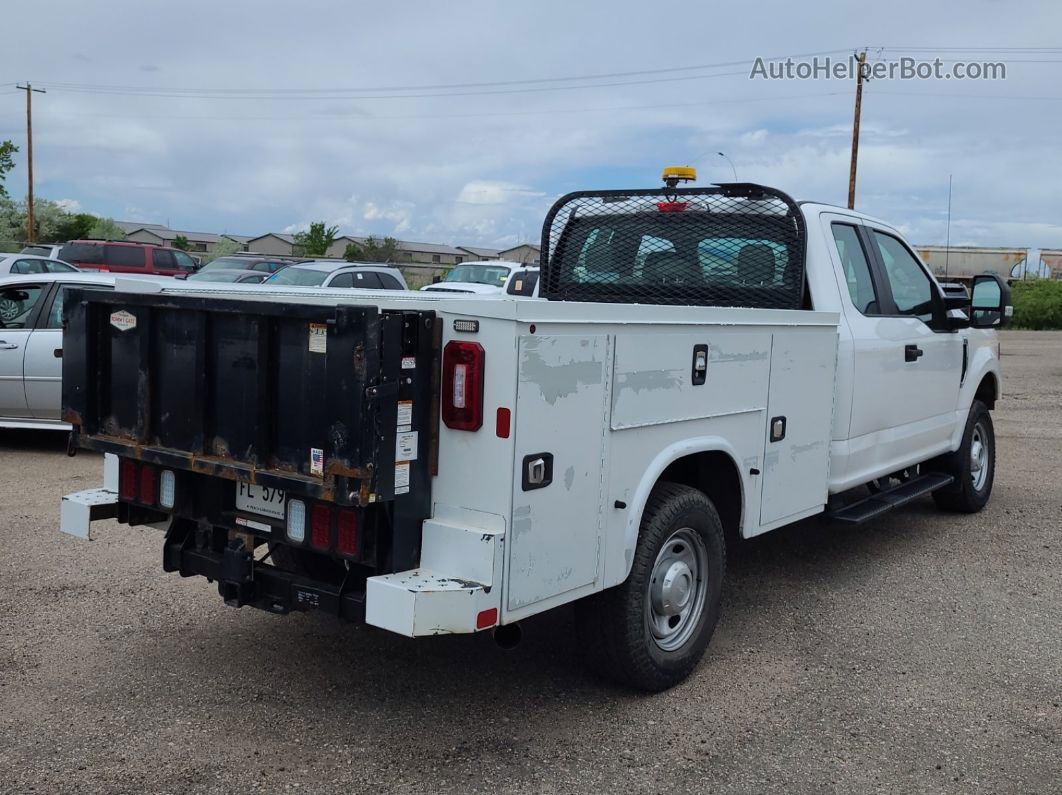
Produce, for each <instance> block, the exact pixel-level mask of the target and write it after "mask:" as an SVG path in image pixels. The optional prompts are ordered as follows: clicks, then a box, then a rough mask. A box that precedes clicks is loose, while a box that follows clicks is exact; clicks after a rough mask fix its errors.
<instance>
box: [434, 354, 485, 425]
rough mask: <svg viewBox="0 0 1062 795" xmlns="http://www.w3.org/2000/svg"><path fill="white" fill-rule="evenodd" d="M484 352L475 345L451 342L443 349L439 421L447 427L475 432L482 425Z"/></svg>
mask: <svg viewBox="0 0 1062 795" xmlns="http://www.w3.org/2000/svg"><path fill="white" fill-rule="evenodd" d="M485 358H486V353H485V352H484V350H483V346H482V345H480V344H479V343H478V342H466V341H464V340H451V341H450V342H448V343H446V348H445V349H443V372H442V419H443V422H444V423H446V427H447V428H453V429H454V430H457V431H477V430H479V428H480V426H481V425H483V370H484V360H485Z"/></svg>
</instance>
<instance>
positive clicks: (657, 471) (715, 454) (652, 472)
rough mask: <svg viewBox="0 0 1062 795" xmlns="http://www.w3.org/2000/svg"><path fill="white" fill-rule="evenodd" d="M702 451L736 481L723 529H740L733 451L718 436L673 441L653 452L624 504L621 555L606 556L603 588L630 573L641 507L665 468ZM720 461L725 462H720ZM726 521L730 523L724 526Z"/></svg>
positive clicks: (741, 494)
mask: <svg viewBox="0 0 1062 795" xmlns="http://www.w3.org/2000/svg"><path fill="white" fill-rule="evenodd" d="M705 454H708V455H710V456H712V458H713V459H715V460H717V461H718V462H719V463H720V465H725V466H727V467H729V470H728V471H727V477H730V478H732V479H733V480H736V482H737V486H738V489H737V491H738V493H737V494H736V495H733V497H735V498H736V499H735V500H733V503H732V506H733V510H731V511H729V512H728V516H729V520H730V521H729V522H728V521H727V519H724V528H725V529H726V530H727V531H728V532H733V531H736V532H737V533H740V532H741V526H742V522H743V521H744V518H745V504H746V499H745V493H746V484H745V480H744V478H743V477H742V475H741V468H740V467H739V466H738V461H739V460H740V459H739V457H738V454H737V451H736V450H735V449H734V447H733V446H732V445H731V444H730V443H729V442H728V441H727V440H726V439H723V438H722V437H719V436H703V437H696V438H692V439H683V440H681V441H678V442H675V443H673V444H671V445H669V446H667V447H665V448H664V449H663V450H661V451H660V452H659V453H657V454H656V456H655V457H654V458H653V459H652V461H650V463H649V466H648V467H646V469H645V472H644V473H643V475H642V478H641V480H640V481H639V483H638V486H637V488H636V489H635V490H634V494H633V495H632V497H631V499H630V503H629V506H628V512H627V521H626V524H625V525H624V526H623V536H622V539H618V540H619V541H621V542H622V543H621V544H620V546H621V548H622V550H623V554H622V556H619V555H611V556H608V558H607V559H606V566H605V570H604V575H603V587H605V588H609V587H611V586H613V585H618V584H619V583H621V582H623V581H624V580H626V579H627V575H629V574H630V571H631V566H632V564H633V562H634V551H635V547H636V546H637V544H638V531H639V529H640V528H641V524H642V516H643V514H644V513H645V507H646V504H647V503H648V502H649V495H650V494H651V493H652V490H653V487H654V486H656V484H657V483H658V482H660V480H661V479H662V476H663V475H664V473H665V472H667V471H668V470H669V468H671V469H674V468H675V466H676V465H679V464H682V463H683V462H686V461H692V460H697V459H701V458H703V457H704V456H705ZM724 461H725V462H726V463H725V464H724V463H723V462H724ZM678 482H686V483H687V485H691V486H693V487H695V488H698V489H699V490H701V491H705V493H706V494H707V496H709V498H711V496H712V495H711V494H709V493H708V492H707V491H706V489H704V488H703V487H702V486H701V485H700V484H699V483H697V482H693V483H690V482H688V480H687V479H684V478H683V479H679V481H678ZM716 508H717V510H718V509H719V506H718V505H717V506H716ZM720 513H721V514H722V513H723V512H722V511H721V512H720ZM728 524H729V525H730V526H727V525H728Z"/></svg>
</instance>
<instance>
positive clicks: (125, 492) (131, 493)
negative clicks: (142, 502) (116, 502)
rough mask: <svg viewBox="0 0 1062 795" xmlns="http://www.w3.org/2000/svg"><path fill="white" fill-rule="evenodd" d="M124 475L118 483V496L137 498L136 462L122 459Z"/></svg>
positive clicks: (128, 498)
mask: <svg viewBox="0 0 1062 795" xmlns="http://www.w3.org/2000/svg"><path fill="white" fill-rule="evenodd" d="M121 474H122V476H121V478H120V479H119V484H118V496H119V497H121V498H122V499H123V500H135V499H136V464H134V463H133V462H132V461H122V473H121Z"/></svg>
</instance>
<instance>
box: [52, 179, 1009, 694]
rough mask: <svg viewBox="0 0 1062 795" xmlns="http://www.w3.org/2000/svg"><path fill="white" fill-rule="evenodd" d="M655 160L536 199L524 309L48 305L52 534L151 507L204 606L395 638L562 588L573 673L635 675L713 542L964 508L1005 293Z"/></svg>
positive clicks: (999, 286) (855, 216)
mask: <svg viewBox="0 0 1062 795" xmlns="http://www.w3.org/2000/svg"><path fill="white" fill-rule="evenodd" d="M666 176H667V177H668V180H667V186H666V187H664V188H661V189H648V190H631V191H599V192H594V191H588V192H580V193H576V194H570V195H568V196H565V197H564V198H562V199H560V200H559V201H558V202H557V204H556V205H555V206H554V208H553V209H552V210H551V212H550V214H549V216H548V217H547V219H546V224H545V228H544V231H543V239H542V253H543V262H542V265H541V283H540V291H541V296H542V298H537V299H535V298H530V299H528V298H523V299H516V298H507V297H504V296H502V297H498V298H490V299H485V298H460V297H449V298H446V297H444V296H432V295H431V294H430V293H424V292H421V293H406V294H399V293H394V292H391V293H383V292H380V293H377V294H373V293H369V292H367V291H359V293H358V294H357V295H349V296H345V295H339V294H337V293H336V292H335V291H320V290H316V289H314V288H272V289H271V288H262V287H245V286H242V285H228V284H225V285H208V284H203V285H193V284H181V283H174V284H170V285H162V284H154V285H151V284H147V283H135V284H134V283H132V282H128V283H125V284H122V283H119V284H118V285H117V289H116V291H115V292H113V293H110V292H107V293H104V292H89V291H85V292H81V293H72V294H71V297H70V298H69V299H68V301H67V304H66V311H65V317H66V324H67V325H66V335H67V336H66V339H65V343H64V347H65V354H64V359H63V362H64V383H63V391H64V401H63V402H64V419H65V420H66V421H67V422H70V423H71V424H72V425H73V426H74V431H73V436H72V440H71V441H72V447H74V448H76V447H82V448H87V449H92V450H97V451H101V452H104V453H107V454H109V455H108V456H107V464H106V467H105V470H106V476H105V485H104V488H103V489H99V490H92V491H88V492H79V493H77V494H71V495H68V496H67V497H65V498H64V501H63V506H62V529H63V530H64V531H66V532H69V533H71V534H73V535H77V536H81V537H88V535H89V530H90V523H91V522H92V521H93V520H95V519H99V518H103V517H106V516H117V518H118V519H119V521H121V522H125V523H129V524H153V523H156V522H165V523H166V524H165V525H164V526H165V527H166V528H167V530H166V538H165V542H164V553H163V565H164V568H165V569H166V570H167V571H175V572H179V573H180V574H182V575H183V576H193V575H198V576H205V577H207V578H209V579H210V580H212V581H216V582H217V583H218V588H219V591H220V593H221V595H222V596H223V598H224V599H225V600H226V601H227V602H228V603H229V604H230V605H233V606H237V607H238V606H243V605H251V606H255V607H259V608H262V609H266V610H271V611H273V612H277V613H287V612H290V611H303V610H324V611H328V612H331V613H334V614H335V615H337V616H339V617H341V618H344V619H349V620H354V621H365V622H367V623H369V624H371V625H375V626H378V627H383V628H385V629H388V630H391V631H393V632H397V633H400V634H403V635H407V636H424V635H438V634H444V633H462V632H465V633H471V632H477V631H481V630H487V629H493V630H494V631H495V632H496V633H497V635H498V637H499V640H500V641H501V642H512V641H514V639H515V638H516V637H518V633H519V629H518V622H520V621H521V620H522V619H524V618H527V617H528V616H531V615H534V614H536V613H541V612H543V611H545V610H549V609H551V608H554V607H557V606H559V605H563V604H565V603H569V602H576V610H577V617H578V622H577V623H578V629H579V632H580V633H581V640H580V645H581V647H582V648H583V649H584V650H585V656H586V658H587V660H588V661H589V662H590V664H591V665H592V666H593V667H595V668H596V669H597V670H599V671H601V672H602V673H604V674H605V675H608V676H610V677H612V678H614V679H616V680H619V681H621V682H624V683H627V684H629V685H631V686H634V687H637V688H642V689H646V690H660V689H663V688H667V687H669V686H672V685H674V684H676V683H677V682H679V681H681V680H682V679H683V678H684V677H686V676H687V675H689V673H690V672H691V671H692V670H693V668H694V666H695V665H696V664H697V662H698V660H699V659H700V658H701V656H702V654H703V652H704V650H705V648H706V647H707V645H708V642H709V640H710V638H711V636H712V633H713V631H714V628H715V626H716V622H717V621H718V618H719V609H720V593H721V590H722V586H723V577H724V571H725V564H726V544H727V543H728V542H729V543H737V542H738V540H739V539H742V538H751V537H753V536H756V535H759V534H761V533H765V532H767V531H769V530H773V529H775V528H778V527H781V526H783V525H788V524H791V523H793V522H796V521H798V520H800V519H804V518H806V517H811V516H815V515H817V514H826V515H828V516H830V517H832V518H833V519H834V520H837V521H844V522H859V521H863V520H866V519H869V518H871V517H874V516H877V515H879V514H880V513H882V512H884V511H886V510H888V509H890V508H892V507H895V506H897V505H901V504H903V503H905V502H908V501H910V500H912V499H916V498H919V497H922V496H923V495H928V494H930V493H932V495H933V497H934V498H935V499H936V501H937V503H938V505H939V506H940V507H942V508H944V509H947V510H954V511H964V512H972V511H977V510H979V509H980V508H982V507H983V506H984V504H985V503H986V501H987V500H988V498H989V495H990V494H991V490H992V480H993V467H994V461H995V440H994V437H993V430H992V418H991V415H990V410H991V409H992V408H993V406H994V404H995V401H996V400H998V399H999V395H1000V372H999V356H998V353H999V351H998V343H997V340H996V336H995V332H994V331H993V329H994V328H998V327H1000V326H1002V325H1004V324H1005V323H1006V321H1007V318H1008V316H1009V310H1010V307H1009V305H1008V303H1009V291H1008V290H1007V288H1006V285H1004V284H1003V283H1001V282H1000V281H999V280H998V279H997V278H996V277H993V276H987V275H986V276H984V277H978V278H977V279H975V280H974V282H973V285H972V305H971V297H970V296H964V295H961V294H960V295H956V294H954V293H953V292H950V293H949V294H947V295H945V293H944V292H943V291H942V290H941V289H940V288H939V286H938V285H937V283H936V281H935V280H934V279H933V276H932V275H931V274H930V272H929V271H928V270H927V269H926V267H925V266H924V265H923V263H921V262H920V261H919V259H918V257H917V256H916V255H915V254H914V252H913V251H912V249H911V247H910V246H909V245H908V244H907V243H905V242H904V240H903V238H902V237H901V235H900V234H899V233H898V232H897V231H896V229H894V228H893V227H891V226H889V225H888V224H885V223H883V222H881V221H878V220H875V219H873V218H869V217H867V216H865V215H862V214H860V213H857V212H853V211H851V210H845V209H841V208H838V207H832V206H828V205H824V204H813V203H802V204H798V203H796V202H794V201H793V200H792V199H790V198H789V197H788V196H787V195H785V194H784V193H782V192H780V191H777V190H774V189H771V188H766V187H763V186H760V185H753V184H743V183H734V184H726V185H718V186H713V187H709V188H703V189H702V188H691V187H678V186H677V182H678V180H679V179H680V178H681V177H683V176H686V174H685V173H684V172H682V171H675V172H670V173H666ZM959 292H960V293H961V292H962V291H961V290H960V291H959ZM175 631H178V629H177V628H176V627H175Z"/></svg>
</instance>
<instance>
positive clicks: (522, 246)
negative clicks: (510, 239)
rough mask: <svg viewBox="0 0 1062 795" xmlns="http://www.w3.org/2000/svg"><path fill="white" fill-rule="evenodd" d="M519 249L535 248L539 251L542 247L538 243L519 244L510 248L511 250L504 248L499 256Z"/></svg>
mask: <svg viewBox="0 0 1062 795" xmlns="http://www.w3.org/2000/svg"><path fill="white" fill-rule="evenodd" d="M518 248H533V249H534V250H535V251H539V250H540V247H539V245H538V244H537V243H517V244H516V245H515V246H509V248H503V249H502V250H501V251H499V252H498V253H499V254H504V253H506V252H507V251H516V249H518Z"/></svg>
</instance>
